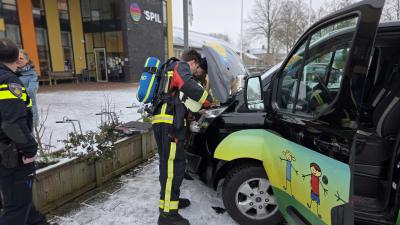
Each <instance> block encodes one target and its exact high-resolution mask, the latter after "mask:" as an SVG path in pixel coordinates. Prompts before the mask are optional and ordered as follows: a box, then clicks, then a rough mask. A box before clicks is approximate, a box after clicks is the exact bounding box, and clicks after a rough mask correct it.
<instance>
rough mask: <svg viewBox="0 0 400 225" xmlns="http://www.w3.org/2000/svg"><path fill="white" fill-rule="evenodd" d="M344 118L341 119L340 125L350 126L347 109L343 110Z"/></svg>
mask: <svg viewBox="0 0 400 225" xmlns="http://www.w3.org/2000/svg"><path fill="white" fill-rule="evenodd" d="M344 114H345V118H343V119H342V127H350V123H351V119H350V115H349V113H348V112H347V110H344Z"/></svg>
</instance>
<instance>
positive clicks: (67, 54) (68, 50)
mask: <svg viewBox="0 0 400 225" xmlns="http://www.w3.org/2000/svg"><path fill="white" fill-rule="evenodd" d="M61 42H62V47H63V52H64V69H65V71H73V70H74V60H73V59H74V58H73V51H72V44H71V33H70V32H66V31H62V32H61Z"/></svg>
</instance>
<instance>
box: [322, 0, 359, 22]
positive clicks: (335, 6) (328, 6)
mask: <svg viewBox="0 0 400 225" xmlns="http://www.w3.org/2000/svg"><path fill="white" fill-rule="evenodd" d="M356 1H358V0H326V1H325V3H324V5H323V6H322V7H320V8H319V9H318V12H317V18H318V19H321V18H322V17H324V16H327V15H329V14H331V13H333V12H335V11H338V10H340V9H343V8H345V7H347V6H349V5H351V4H353V3H355V2H356Z"/></svg>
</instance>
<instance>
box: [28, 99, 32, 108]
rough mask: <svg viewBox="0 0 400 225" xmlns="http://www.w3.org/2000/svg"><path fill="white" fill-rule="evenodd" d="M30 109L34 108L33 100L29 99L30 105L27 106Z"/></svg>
mask: <svg viewBox="0 0 400 225" xmlns="http://www.w3.org/2000/svg"><path fill="white" fill-rule="evenodd" d="M27 107H28V108H30V107H32V99H29V103H28V105H27Z"/></svg>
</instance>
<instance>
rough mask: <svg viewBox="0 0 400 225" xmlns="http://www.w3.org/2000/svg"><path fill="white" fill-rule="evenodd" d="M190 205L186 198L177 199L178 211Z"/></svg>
mask: <svg viewBox="0 0 400 225" xmlns="http://www.w3.org/2000/svg"><path fill="white" fill-rule="evenodd" d="M189 205H190V200H189V199H187V198H180V199H179V209H184V208H187V207H189Z"/></svg>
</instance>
